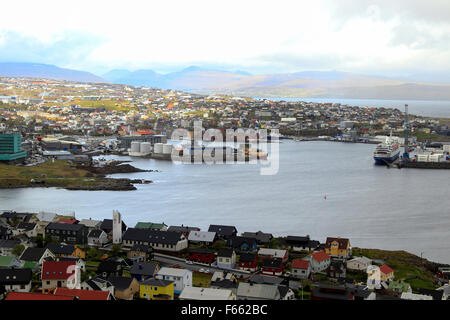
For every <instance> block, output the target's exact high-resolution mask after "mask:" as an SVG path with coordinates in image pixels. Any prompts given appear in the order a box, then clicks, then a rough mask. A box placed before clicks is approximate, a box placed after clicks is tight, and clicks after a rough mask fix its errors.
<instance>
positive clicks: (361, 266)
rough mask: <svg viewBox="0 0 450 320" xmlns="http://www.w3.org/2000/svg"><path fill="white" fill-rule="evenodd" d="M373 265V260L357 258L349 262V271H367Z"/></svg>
mask: <svg viewBox="0 0 450 320" xmlns="http://www.w3.org/2000/svg"><path fill="white" fill-rule="evenodd" d="M370 265H372V260H371V259H369V258H367V257H355V258H353V259H351V260H348V261H347V269H348V270H356V271H366V270H367V267H369V266H370Z"/></svg>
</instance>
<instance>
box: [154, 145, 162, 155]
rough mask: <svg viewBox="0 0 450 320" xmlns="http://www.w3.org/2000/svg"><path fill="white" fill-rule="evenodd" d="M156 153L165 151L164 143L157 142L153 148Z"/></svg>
mask: <svg viewBox="0 0 450 320" xmlns="http://www.w3.org/2000/svg"><path fill="white" fill-rule="evenodd" d="M153 151H154V152H155V153H163V144H162V143H155V148H154V149H153Z"/></svg>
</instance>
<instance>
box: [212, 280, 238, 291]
mask: <svg viewBox="0 0 450 320" xmlns="http://www.w3.org/2000/svg"><path fill="white" fill-rule="evenodd" d="M238 285H239V284H238V283H237V282H236V281H231V280H228V279H222V280H218V281H212V282H211V283H210V285H209V286H210V287H211V288H214V287H217V288H222V289H237V287H238Z"/></svg>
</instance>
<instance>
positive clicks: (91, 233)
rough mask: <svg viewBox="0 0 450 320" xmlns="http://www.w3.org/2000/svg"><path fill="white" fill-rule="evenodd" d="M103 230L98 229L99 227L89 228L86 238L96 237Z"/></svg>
mask: <svg viewBox="0 0 450 320" xmlns="http://www.w3.org/2000/svg"><path fill="white" fill-rule="evenodd" d="M104 232H105V231H103V230H100V229H94V230H91V232H89V234H88V238H98V237H100V236H101V234H102V233H104Z"/></svg>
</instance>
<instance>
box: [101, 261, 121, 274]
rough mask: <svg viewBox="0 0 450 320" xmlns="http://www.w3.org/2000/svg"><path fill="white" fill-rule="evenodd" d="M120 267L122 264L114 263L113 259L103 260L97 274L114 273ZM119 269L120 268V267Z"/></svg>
mask: <svg viewBox="0 0 450 320" xmlns="http://www.w3.org/2000/svg"><path fill="white" fill-rule="evenodd" d="M121 265H122V264H121V263H120V262H118V261H115V260H113V259H107V260H103V261H102V262H100V264H99V265H98V267H97V272H98V273H102V272H106V273H111V272H116V271H117V266H121ZM120 269H121V267H120Z"/></svg>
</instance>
